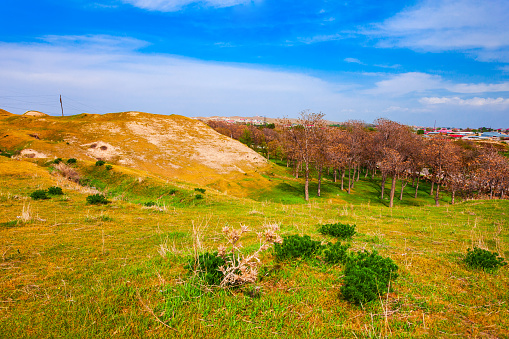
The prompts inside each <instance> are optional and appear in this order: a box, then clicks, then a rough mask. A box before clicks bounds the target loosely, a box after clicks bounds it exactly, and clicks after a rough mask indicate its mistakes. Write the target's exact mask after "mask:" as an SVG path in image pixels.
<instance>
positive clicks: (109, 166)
mask: <svg viewBox="0 0 509 339" xmlns="http://www.w3.org/2000/svg"><path fill="white" fill-rule="evenodd" d="M105 168H106V170H107V171H111V170H112V169H113V166H111V165H106V167H105Z"/></svg>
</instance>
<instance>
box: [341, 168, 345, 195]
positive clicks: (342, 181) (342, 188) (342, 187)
mask: <svg viewBox="0 0 509 339" xmlns="http://www.w3.org/2000/svg"><path fill="white" fill-rule="evenodd" d="M344 183H345V168H344V167H343V174H341V190H342V191H343V190H344V189H345V185H344Z"/></svg>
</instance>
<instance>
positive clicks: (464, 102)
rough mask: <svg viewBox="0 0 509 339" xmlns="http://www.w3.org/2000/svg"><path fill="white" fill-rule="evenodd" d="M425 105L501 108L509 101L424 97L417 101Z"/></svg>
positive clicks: (508, 103)
mask: <svg viewBox="0 0 509 339" xmlns="http://www.w3.org/2000/svg"><path fill="white" fill-rule="evenodd" d="M419 102H421V103H422V104H425V105H440V104H446V105H460V106H501V105H509V99H504V98H479V97H474V98H471V99H461V98H459V97H450V98H449V97H441V98H439V97H424V98H421V99H420V100H419Z"/></svg>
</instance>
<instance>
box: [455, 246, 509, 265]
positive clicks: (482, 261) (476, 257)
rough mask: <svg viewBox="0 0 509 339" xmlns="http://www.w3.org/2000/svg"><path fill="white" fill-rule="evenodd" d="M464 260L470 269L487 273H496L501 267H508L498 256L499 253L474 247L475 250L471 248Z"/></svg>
mask: <svg viewBox="0 0 509 339" xmlns="http://www.w3.org/2000/svg"><path fill="white" fill-rule="evenodd" d="M464 260H465V263H466V264H467V265H468V266H469V267H471V268H478V269H482V270H485V271H494V270H496V269H498V268H499V267H502V266H505V265H507V263H506V262H505V261H504V259H503V258H501V257H499V256H498V253H495V252H490V251H487V250H483V249H482V248H478V247H474V249H473V250H472V249H470V248H469V249H468V250H467V255H466V257H465V259H464Z"/></svg>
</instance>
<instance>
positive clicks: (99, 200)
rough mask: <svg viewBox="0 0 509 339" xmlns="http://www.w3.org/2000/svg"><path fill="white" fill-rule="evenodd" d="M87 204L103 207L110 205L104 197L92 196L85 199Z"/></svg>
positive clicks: (99, 195)
mask: <svg viewBox="0 0 509 339" xmlns="http://www.w3.org/2000/svg"><path fill="white" fill-rule="evenodd" d="M87 203H88V204H90V205H105V204H108V203H110V201H108V200H106V198H105V197H104V195H101V194H93V195H89V196H88V197H87Z"/></svg>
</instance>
